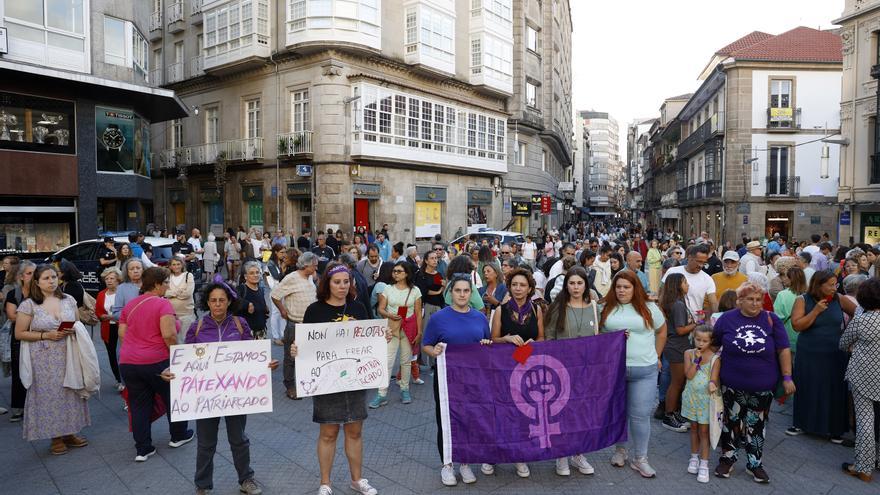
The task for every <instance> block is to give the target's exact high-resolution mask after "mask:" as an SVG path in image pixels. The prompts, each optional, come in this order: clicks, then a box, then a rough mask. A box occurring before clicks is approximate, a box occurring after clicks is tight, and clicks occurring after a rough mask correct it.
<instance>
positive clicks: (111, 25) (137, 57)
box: [104, 16, 160, 76]
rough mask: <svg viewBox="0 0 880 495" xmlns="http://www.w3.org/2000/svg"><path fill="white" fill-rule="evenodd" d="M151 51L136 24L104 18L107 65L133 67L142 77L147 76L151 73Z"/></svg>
mask: <svg viewBox="0 0 880 495" xmlns="http://www.w3.org/2000/svg"><path fill="white" fill-rule="evenodd" d="M149 49H150V46H149V44H148V43H147V39H146V38H144V36H143V35H142V34H141V33H140V31H138V30H137V28H136V27H135V25H134V24H132V23H131V22H129V21H123V20H121V19H116V18H114V17H109V16H104V62H105V63H108V64H113V65H121V66H123V67H131V68H133V69H135V71H136V72H138V73H139V74H141V75H142V76H146V75H147V74H148V73H149V63H148V53H149ZM159 66H160V65H156V67H159Z"/></svg>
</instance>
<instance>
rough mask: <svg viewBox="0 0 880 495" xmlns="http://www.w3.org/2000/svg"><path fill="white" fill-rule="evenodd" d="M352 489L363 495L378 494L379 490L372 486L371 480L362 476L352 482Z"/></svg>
mask: <svg viewBox="0 0 880 495" xmlns="http://www.w3.org/2000/svg"><path fill="white" fill-rule="evenodd" d="M351 489H352V490H354V491H356V492H358V493H361V494H363V495H378V493H379V490H376V489H375V488H373V487H372V486H370V482H369V481H367V479H366V478H361V479H359V480H357V482H354V481H352V482H351Z"/></svg>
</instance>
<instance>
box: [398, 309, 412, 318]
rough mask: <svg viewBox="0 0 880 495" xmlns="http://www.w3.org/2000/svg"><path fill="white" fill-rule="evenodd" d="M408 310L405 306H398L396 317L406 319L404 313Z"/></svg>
mask: <svg viewBox="0 0 880 495" xmlns="http://www.w3.org/2000/svg"><path fill="white" fill-rule="evenodd" d="M408 309H409V308H408V307H407V306H398V307H397V316H399V317H401V318H406V312H407V311H408Z"/></svg>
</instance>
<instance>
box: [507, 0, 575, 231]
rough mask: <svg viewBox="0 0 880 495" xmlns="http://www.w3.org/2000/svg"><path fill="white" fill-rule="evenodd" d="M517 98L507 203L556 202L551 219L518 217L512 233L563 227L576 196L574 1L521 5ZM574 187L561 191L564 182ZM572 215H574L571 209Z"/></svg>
mask: <svg viewBox="0 0 880 495" xmlns="http://www.w3.org/2000/svg"><path fill="white" fill-rule="evenodd" d="M513 18H514V23H513V26H514V27H513V34H514V49H513V84H514V91H513V93H514V94H513V97H512V98H511V99H510V104H509V111H510V112H511V118H510V120H509V123H508V128H507V133H508V135H509V136H511V155H512V160H511V162H510V166H509V167H508V172H507V175H506V176H505V177H504V188H505V193H504V195H505V202H508V201H511V202H516V203H518V204H521V203H523V202H530V200H531V197H532V195H536V194H540V195H549V196H551V197H552V198H553V201H552V203H553V209H552V214H551V215H550V216H542V215H540V212H539V211H533V212H532V214H531V216H530V217H515V222H514V223H513V225H512V227H511V228H512V229H513V230H516V231H519V232H534V231H535V230H537V229H538V228H539V227H541V226H542V225H549V226H552V227H556V226H559V225H560V224H561V223H562V222H563V221H565V220H568V219H569V218H571V217H569V216H563V215H562V213H563V211H566V209H565V208H562V209H560V206H561V205H563V204H564V203H565V200H566V199H570V200H573V199H574V196H575V195H576V194H575V193H576V191H575V189H576V187H574V180H573V177H574V171H573V169H572V165H573V162H572V138H573V131H572V123H573V121H572V113H571V108H572V106H571V91H572V89H571V30H572V22H571V10H570V8H569V1H568V0H547V1H543V2H541V1H535V0H515V1H514V10H513ZM560 181H562V182H564V183H565V185H568V187H567V188H566V187H563V189H565V190H559V182H560ZM569 211H570V210H569Z"/></svg>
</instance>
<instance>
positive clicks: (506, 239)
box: [451, 230, 526, 249]
mask: <svg viewBox="0 0 880 495" xmlns="http://www.w3.org/2000/svg"><path fill="white" fill-rule="evenodd" d="M471 236H474V237H476V241H477V244H482V243H483V240H484V239H485V240H488V241H489V243H490V244H491V243H492V240H498V242H499V243H501V244H509V245H513V244H516V245H520V246H521V245H522V244H523V243H524V242H526V240H525V238H524V237H523V235H522V234H521V233H519V232H510V231H506V230H480V231H479V232H474V233H471V234H465V235H463V236H461V237H458V238H456V239H455V240H453V241H452V243H451V244H452V245H453V246H456V248H458V249H461V247H462V246H464V244H465V243H466V242H467V241H468V240H470V238H471Z"/></svg>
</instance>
